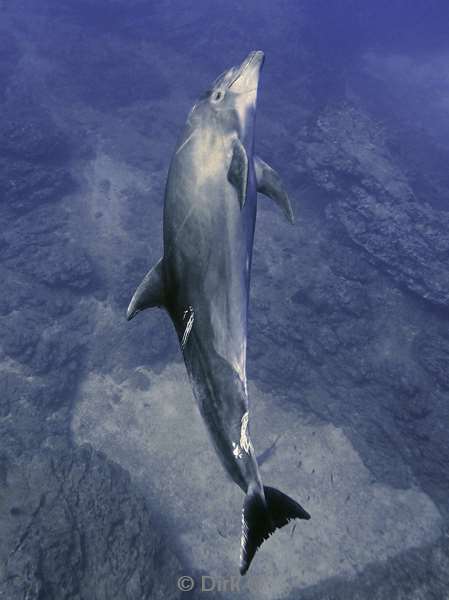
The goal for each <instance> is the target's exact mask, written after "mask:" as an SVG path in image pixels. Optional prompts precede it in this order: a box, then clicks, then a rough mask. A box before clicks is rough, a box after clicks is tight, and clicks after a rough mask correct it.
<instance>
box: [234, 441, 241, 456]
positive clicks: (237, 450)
mask: <svg viewBox="0 0 449 600" xmlns="http://www.w3.org/2000/svg"><path fill="white" fill-rule="evenodd" d="M232 447H233V450H232V454H233V455H234V456H235V458H242V456H243V454H242V450H241V448H240V445H239V444H236V443H235V442H232Z"/></svg>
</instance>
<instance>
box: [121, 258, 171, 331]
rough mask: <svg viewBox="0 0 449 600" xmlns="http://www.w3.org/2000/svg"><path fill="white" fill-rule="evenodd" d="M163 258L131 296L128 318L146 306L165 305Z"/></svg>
mask: <svg viewBox="0 0 449 600" xmlns="http://www.w3.org/2000/svg"><path fill="white" fill-rule="evenodd" d="M162 261H163V258H161V259H160V260H159V261H158V262H157V263H156V264H155V265H154V267H153V268H152V269H150V270H149V271H148V273H147V274H146V275H145V277H144V278H143V279H142V282H141V283H140V285H139V287H138V288H137V289H136V291H135V292H134V296H133V297H132V298H131V302H130V303H129V306H128V310H127V312H126V318H127V319H128V321H130V320H131V319H132V318H133V317H134V316H135V315H136V314H137V313H138V312H140V311H141V310H144V309H145V308H153V307H155V306H164V304H165V299H164V296H165V294H164V284H163V278H162V268H163V264H162Z"/></svg>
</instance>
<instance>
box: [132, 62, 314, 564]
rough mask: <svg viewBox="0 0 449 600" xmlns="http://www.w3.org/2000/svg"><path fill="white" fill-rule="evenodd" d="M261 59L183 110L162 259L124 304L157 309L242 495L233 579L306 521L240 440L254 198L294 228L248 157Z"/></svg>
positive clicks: (268, 177) (245, 434) (256, 161)
mask: <svg viewBox="0 0 449 600" xmlns="http://www.w3.org/2000/svg"><path fill="white" fill-rule="evenodd" d="M263 61H264V55H263V53H262V52H260V51H257V52H251V53H250V54H249V56H248V57H247V58H246V59H245V61H244V62H243V63H242V65H240V67H232V68H231V69H229V70H228V71H226V72H225V73H224V74H223V75H221V76H220V77H219V78H218V79H217V80H216V81H215V82H214V83H213V85H212V86H211V88H210V89H209V90H208V91H207V92H206V93H205V94H203V96H201V98H200V99H199V100H198V101H197V103H196V104H195V105H194V107H193V108H192V110H191V112H190V114H189V117H188V119H187V122H186V125H185V128H184V131H183V134H182V136H181V138H180V140H179V142H178V145H177V149H176V151H175V153H174V155H173V158H172V161H171V165H170V170H169V173H168V177H167V184H166V190H165V204H164V255H163V257H162V258H161V259H160V260H159V262H158V263H157V264H156V265H155V266H154V267H153V268H152V269H151V270H150V271H149V272H148V273H147V275H146V276H145V277H144V279H143V281H142V283H141V284H140V285H139V287H138V288H137V290H136V292H135V293H134V296H133V298H132V300H131V302H130V305H129V307H128V312H127V317H128V319H131V318H133V317H134V316H135V315H136V314H137V313H138V312H140V311H141V310H143V309H146V308H151V307H155V306H159V307H161V308H164V309H165V310H166V311H167V312H168V314H169V315H170V317H171V319H172V321H173V324H174V326H175V329H176V332H177V334H178V338H179V342H180V346H181V350H182V353H183V356H184V361H185V364H186V368H187V372H188V375H189V379H190V381H191V384H192V387H193V391H194V394H195V397H196V400H197V402H198V406H199V409H200V412H201V415H202V417H203V419H204V421H205V423H206V426H207V428H208V431H209V433H210V436H211V439H212V441H213V443H214V446H215V449H216V451H217V453H218V456H219V457H220V460H221V462H222V464H223V466H224V467H225V469H226V471H227V472H228V473H229V475H230V476H231V478H232V479H233V480H234V481H235V483H237V485H239V486H240V488H241V489H242V490H243V492H244V493H245V500H244V505H243V511H242V538H241V552H240V572H241V573H242V574H244V573H245V572H246V571H247V570H248V567H249V565H250V563H251V560H252V559H253V557H254V554H255V552H256V551H257V549H258V548H259V546H260V545H261V544H262V542H263V541H264V540H265V539H266V538H267V537H268V536H269V535H270V534H271V533H273V532H274V530H275V529H277V528H279V527H282V526H283V525H285V524H286V523H288V522H289V521H290V520H291V519H293V518H300V519H309V518H310V515H309V514H308V513H307V512H306V511H305V510H304V509H303V508H302V507H301V506H300V505H299V504H298V503H297V502H295V501H294V500H292V499H291V498H289V497H288V496H287V495H285V494H283V493H282V492H280V491H278V490H276V489H274V488H270V487H267V486H263V484H262V481H261V477H260V473H259V469H258V466H257V460H256V456H255V452H254V449H253V446H252V443H251V439H250V435H249V412H248V391H247V380H246V342H247V317H248V300H249V283H250V272H251V258H252V248H253V238H254V227H255V221H256V211H257V192H259V193H261V194H264V195H265V196H268V197H269V198H271V199H272V200H273V201H274V202H275V203H276V204H277V205H278V206H279V207H280V208H281V209H282V211H283V213H284V215H285V216H286V218H287V219H288V220H289V221H290V222H293V212H292V208H291V205H290V202H289V199H288V196H287V193H286V191H285V189H284V187H283V185H282V183H281V180H280V178H279V175H278V174H277V173H276V171H274V170H273V169H272V168H271V167H270V166H269V165H267V164H266V163H265V162H264V161H263V160H262V159H261V158H259V157H258V156H256V155H255V154H254V124H255V112H256V100H257V89H258V83H259V75H260V71H261V68H262V65H263Z"/></svg>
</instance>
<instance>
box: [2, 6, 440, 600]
mask: <svg viewBox="0 0 449 600" xmlns="http://www.w3.org/2000/svg"><path fill="white" fill-rule="evenodd" d="M448 18H449V6H448V5H447V4H446V3H445V2H442V1H440V2H437V1H434V0H427V1H426V2H420V1H418V0H416V1H406V0H390V1H389V2H387V1H386V0H378V1H376V2H362V1H359V2H357V1H355V0H339V1H337V0H334V1H332V0H328V1H326V2H325V1H324V0H307V1H306V0H304V1H301V0H298V1H294V0H271V1H269V0H259V1H256V0H251V1H250V0H246V1H234V0H226V1H224V0H208V1H206V0H195V1H193V0H185V1H182V0H159V1H157V2H156V1H150V0H34V1H31V0H14V1H12V0H11V1H9V0H1V1H0V219H1V228H0V257H1V260H0V278H1V282H2V285H1V293H0V345H1V346H0V379H1V382H0V598H1V599H2V600H3V599H5V600H16V599H25V598H26V599H27V600H47V599H49V600H65V599H70V600H91V599H92V600H93V599H95V600H97V599H98V600H103V599H104V600H106V599H107V600H111V599H118V600H121V599H126V600H128V599H129V600H135V599H147V598H151V599H153V598H161V599H162V598H164V599H169V598H180V597H184V598H186V597H190V598H199V597H201V596H202V592H201V591H200V590H199V589H198V587H197V588H195V589H194V590H193V591H192V592H190V593H183V592H181V591H180V590H179V589H178V586H177V579H178V577H180V576H182V575H187V576H192V577H194V578H195V579H196V580H198V578H199V577H201V575H202V574H204V575H208V576H216V577H224V578H226V577H232V576H235V575H237V574H238V554H239V544H240V526H241V522H240V519H241V505H242V499H243V498H242V494H241V493H240V491H239V490H238V489H237V487H236V486H235V485H233V484H232V483H230V482H229V481H228V479H227V478H226V475H225V472H224V471H223V470H222V468H221V466H220V464H219V461H218V458H217V456H216V455H215V452H214V450H213V447H212V445H211V443H210V441H209V438H208V436H207V434H206V429H205V427H204V424H203V422H202V420H201V418H200V416H199V413H198V411H197V409H196V405H195V403H194V400H193V395H192V392H191V388H190V385H189V383H188V380H187V376H186V372H185V367H184V364H183V362H182V357H181V353H180V351H179V347H178V341H177V339H176V335H175V331H174V328H173V327H172V325H171V323H170V322H169V319H168V317H167V315H166V314H165V313H164V312H162V311H157V310H155V311H148V312H146V313H143V314H142V315H139V316H138V317H137V318H136V319H135V320H133V321H132V322H131V323H128V322H127V321H126V318H125V313H126V307H127V305H128V302H129V300H130V298H131V295H132V293H133V292H134V289H135V287H136V285H137V284H138V283H139V282H140V280H141V278H142V276H143V274H144V273H145V272H146V271H147V270H148V268H149V267H150V266H151V265H153V264H154V263H155V262H156V261H157V260H158V259H159V257H160V255H161V253H162V211H163V194H164V185H165V178H166V174H167V169H168V166H169V162H170V158H171V154H172V152H173V150H174V147H175V144H176V141H177V138H178V135H179V134H180V132H181V129H182V126H183V124H184V122H185V119H186V117H187V114H188V112H189V110H190V108H191V107H192V105H193V103H194V102H195V100H196V98H197V97H198V96H199V95H200V94H201V93H202V92H203V91H204V90H205V89H207V87H208V86H209V84H210V83H211V82H212V81H213V80H214V79H215V78H216V77H217V76H218V75H219V74H220V73H221V72H223V71H224V70H225V69H227V68H229V67H230V66H231V65H233V64H239V63H240V62H241V61H242V60H243V59H244V57H245V56H246V55H247V54H248V52H249V51H251V50H257V49H261V50H263V51H264V52H265V55H266V61H265V66H264V70H263V73H262V79H261V84H260V88H259V95H258V114H257V131H256V152H257V154H259V155H260V156H261V157H263V159H264V160H266V161H267V162H268V163H269V164H271V165H273V167H274V168H276V169H277V171H278V172H279V173H280V174H281V176H282V178H283V181H284V183H285V185H286V187H287V189H288V190H289V194H290V198H291V202H292V204H293V208H294V211H295V215H296V222H295V225H294V226H291V225H289V224H288V223H286V222H285V220H284V219H283V218H282V215H281V213H280V211H279V210H277V209H276V208H275V207H273V206H272V205H271V203H270V202H269V201H268V200H267V199H265V198H263V197H261V198H260V201H259V212H258V219H257V224H256V238H255V247H254V256H253V271H252V287H251V299H250V324H249V338H248V377H249V394H250V403H251V404H250V407H251V408H250V410H251V419H252V421H251V426H252V437H253V442H254V445H255V448H256V452H257V454H258V455H259V462H260V468H261V473H262V477H263V479H264V482H265V483H266V484H267V485H274V486H276V487H279V488H281V489H282V490H283V491H284V492H285V493H288V494H289V495H291V496H292V497H294V498H295V499H297V500H298V501H299V502H300V503H301V504H302V505H304V506H305V508H307V510H308V511H309V512H310V513H311V516H312V518H311V520H310V521H308V522H302V521H298V522H297V523H295V522H292V523H290V524H289V526H288V527H285V528H284V529H283V530H282V531H279V532H277V533H276V534H275V535H274V536H273V537H272V538H270V539H269V540H268V541H267V542H266V543H265V544H264V545H263V547H262V548H261V549H260V550H259V552H258V553H257V555H256V557H255V559H254V562H253V564H252V566H251V569H250V571H249V573H248V575H246V576H245V577H244V578H242V579H241V580H240V582H239V587H240V591H239V592H238V591H233V592H220V591H217V590H215V591H211V592H208V594H209V595H208V597H209V598H214V597H220V598H236V597H241V598H245V599H249V600H253V599H256V598H257V599H260V600H265V599H267V600H268V599H270V600H271V599H283V600H293V599H295V600H326V599H328V600H331V599H332V600H356V599H357V600H365V599H377V600H402V599H403V600H405V599H407V600H427V599H435V600H444V599H446V598H449V595H448V594H449V503H448V494H449V434H448V426H449V328H448V326H449V213H448V208H449V169H448V165H449V35H448V30H447V23H448ZM203 593H204V592H203Z"/></svg>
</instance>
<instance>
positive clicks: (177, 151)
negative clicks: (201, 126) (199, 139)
mask: <svg viewBox="0 0 449 600" xmlns="http://www.w3.org/2000/svg"><path fill="white" fill-rule="evenodd" d="M196 133H197V130H196V129H195V131H194V132H193V133H191V134H190V135H189V137H188V138H187V139H186V140H184V141H183V143H182V144H181V145H180V146H179V148H178V149H177V150H176V154H179V153H180V152H181V150H182V149H183V148H184V146H185V145H186V144H188V143H189V142H190V140H191V139H192V138H193V136H194V135H195V134H196Z"/></svg>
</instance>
